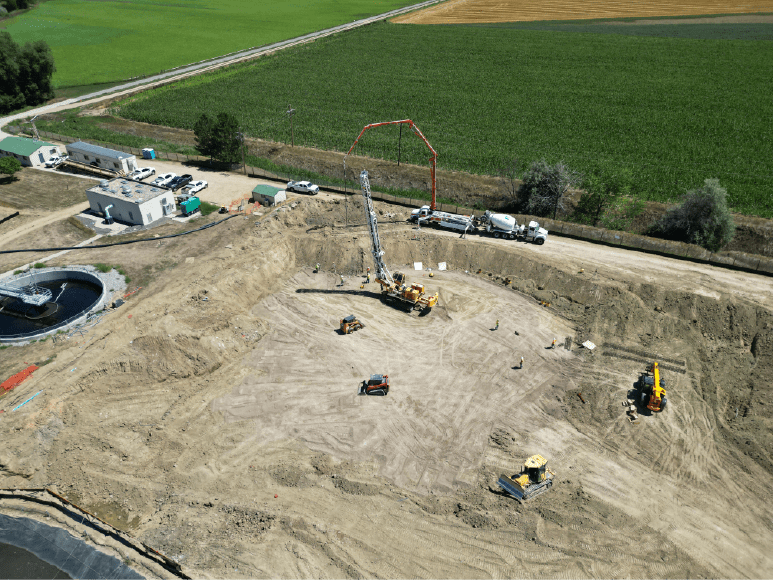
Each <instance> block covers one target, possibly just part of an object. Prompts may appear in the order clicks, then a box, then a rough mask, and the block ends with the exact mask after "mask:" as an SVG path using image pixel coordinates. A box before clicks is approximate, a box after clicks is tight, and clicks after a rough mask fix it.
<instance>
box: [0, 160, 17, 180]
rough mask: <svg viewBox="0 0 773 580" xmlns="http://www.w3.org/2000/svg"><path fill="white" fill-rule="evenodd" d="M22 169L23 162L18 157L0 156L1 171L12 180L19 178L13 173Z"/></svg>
mask: <svg viewBox="0 0 773 580" xmlns="http://www.w3.org/2000/svg"><path fill="white" fill-rule="evenodd" d="M20 169H21V163H20V162H19V160H18V159H15V158H13V157H0V173H2V174H3V175H8V176H9V177H7V178H6V179H9V180H10V181H15V180H16V179H18V178H17V177H14V176H13V174H14V173H16V172H17V171H19V170H20Z"/></svg>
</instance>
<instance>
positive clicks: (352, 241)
mask: <svg viewBox="0 0 773 580" xmlns="http://www.w3.org/2000/svg"><path fill="white" fill-rule="evenodd" d="M350 201H351V200H350ZM376 209H377V211H378V213H379V219H380V220H381V221H380V224H381V227H380V232H381V235H382V238H383V245H384V249H385V250H386V252H387V255H386V257H387V261H388V263H389V265H390V267H391V268H394V269H402V270H403V271H406V273H407V274H408V276H409V278H410V279H411V280H417V281H420V282H421V283H423V284H425V285H426V286H427V288H428V289H429V290H430V291H438V292H439V294H440V303H439V306H438V307H437V308H435V309H433V312H432V313H431V314H430V315H429V316H427V317H417V316H415V315H414V316H411V315H408V314H407V313H405V312H402V311H399V310H395V309H393V308H389V307H387V306H385V305H383V304H382V303H381V302H380V301H379V300H377V291H376V289H375V285H374V284H371V285H365V284H363V282H364V280H363V279H362V274H363V272H364V271H365V268H366V267H367V266H372V264H371V258H370V245H369V244H370V241H369V238H368V236H367V233H366V229H365V228H364V227H363V226H362V223H363V222H364V216H363V215H362V208H361V205H359V204H352V203H349V202H344V201H338V200H335V201H327V200H322V199H313V198H312V199H304V200H302V201H300V202H293V203H290V204H288V205H286V206H284V207H282V208H280V209H278V210H277V211H275V212H272V213H271V214H269V215H268V216H266V217H264V218H263V219H262V220H261V221H260V222H258V224H257V225H256V223H255V220H253V219H244V218H237V219H232V220H229V221H228V222H226V224H223V225H222V226H218V227H217V228H211V229H209V230H206V231H203V232H200V233H199V234H196V235H195V236H188V237H185V238H177V239H174V240H169V241H165V242H164V243H162V242H158V244H153V243H150V244H148V245H147V246H145V247H140V246H134V247H121V248H116V249H113V250H111V251H110V254H109V256H108V254H107V252H108V251H107V250H98V251H96V252H104V253H105V254H104V255H101V254H90V255H89V260H90V261H94V260H102V261H106V262H107V261H109V262H111V263H122V264H124V265H125V267H127V268H129V269H130V271H131V270H132V269H134V270H138V271H143V269H144V268H149V269H150V270H149V271H150V272H153V273H152V275H150V274H149V276H150V278H151V281H150V283H149V284H147V285H146V287H145V288H143V290H142V291H141V292H139V293H138V294H136V295H135V296H134V297H133V298H132V299H130V300H129V301H128V303H127V304H126V305H125V306H124V307H122V309H118V310H117V311H115V312H114V313H112V314H110V315H108V318H106V319H105V322H103V323H102V324H101V325H99V326H97V327H95V328H94V329H93V330H92V331H91V333H90V335H89V336H86V337H82V338H79V339H78V342H77V343H75V342H70V343H66V344H64V345H57V346H49V345H40V344H38V345H31V346H30V347H25V348H28V349H29V350H28V351H24V350H23V349H7V350H4V351H2V352H3V356H4V359H5V361H16V360H18V362H19V364H21V362H22V361H23V360H26V361H29V360H30V358H31V357H35V356H39V353H42V352H43V351H42V349H43V348H46V349H48V351H47V352H51V350H53V351H54V354H56V359H54V361H53V362H51V364H49V365H47V366H46V367H44V368H43V369H41V370H40V371H38V372H37V373H36V375H35V376H34V377H33V379H30V381H28V383H29V384H28V383H25V384H24V388H23V389H21V390H19V391H18V392H14V393H13V394H12V395H11V398H10V399H9V398H8V397H7V396H6V398H5V399H3V400H0V403H2V405H3V408H6V410H8V409H7V407H8V406H9V404H8V403H10V402H12V400H13V401H15V399H17V398H18V399H22V400H23V398H26V397H27V396H29V394H28V392H32V393H33V394H34V392H36V391H38V390H43V391H44V393H43V394H41V396H40V397H38V398H37V399H36V400H35V404H34V405H33V404H29V405H27V406H25V407H24V408H23V411H22V410H20V411H19V412H16V413H8V412H6V413H3V414H2V415H0V421H1V422H2V424H3V427H4V432H5V433H7V437H4V446H3V449H2V451H0V464H2V468H1V469H2V470H3V471H2V486H3V487H11V486H15V485H20V486H42V485H54V486H56V487H57V489H59V491H60V492H62V493H64V494H65V495H66V496H67V497H69V498H71V499H73V500H74V501H76V503H80V504H82V505H84V507H87V508H89V509H90V510H92V511H95V512H97V514H98V515H99V517H103V518H104V519H106V520H107V521H109V522H110V523H112V524H114V525H116V526H118V527H120V528H122V529H128V530H130V531H131V532H132V533H133V534H135V535H137V536H138V537H140V538H142V539H143V541H145V542H147V543H148V544H150V545H152V546H155V547H158V548H159V549H161V550H162V551H163V552H164V553H165V554H166V555H168V556H170V557H172V558H174V559H175V560H176V561H178V562H180V563H181V564H182V565H183V567H184V568H185V569H186V570H187V571H188V572H189V573H190V574H192V575H194V576H210V577H243V576H244V577H247V576H249V577H256V576H271V577H299V576H303V577H306V576H323V575H325V576H335V577H343V576H346V577H356V576H392V577H394V576H401V577H402V576H433V577H473V576H476V577H477V576H482V575H488V576H492V575H495V576H507V577H516V576H529V577H538V576H544V577H555V576H557V575H571V576H573V577H589V576H605V577H619V576H627V575H630V576H646V577H701V576H711V577H731V576H764V575H765V574H766V571H767V570H770V568H771V565H773V562H772V561H771V557H770V555H769V546H770V542H771V541H772V540H773V528H771V525H770V522H771V521H773V513H771V508H769V507H768V506H769V500H770V488H771V483H773V462H771V457H770V451H769V450H770V449H771V448H773V441H772V440H771V438H770V437H771V436H770V433H771V426H773V425H771V419H772V418H771V410H773V400H772V398H771V390H770V388H769V387H768V385H769V384H770V382H771V378H773V368H771V360H773V357H772V356H771V349H773V314H772V313H771V310H770V309H769V308H768V307H766V306H765V304H767V303H766V302H764V301H759V303H755V302H754V301H753V300H752V299H750V298H749V296H751V295H753V293H754V292H756V291H758V290H757V287H756V286H755V280H756V279H755V278H753V277H752V275H750V274H749V275H746V274H741V273H738V274H737V275H736V274H733V276H736V277H740V278H739V279H742V280H743V286H744V287H743V288H737V287H736V286H733V285H732V284H730V283H728V284H727V285H726V286H723V287H721V288H717V287H716V283H714V282H713V280H708V279H707V276H706V275H705V274H703V273H702V272H703V270H702V269H703V268H705V269H708V268H710V267H709V266H697V265H690V264H685V263H681V262H674V261H669V260H667V259H665V258H658V257H649V256H647V257H646V258H645V259H646V266H645V267H644V270H643V271H644V272H645V274H641V273H640V272H641V270H639V269H637V268H638V266H637V259H636V258H635V256H634V253H629V254H624V253H622V254H620V255H625V256H627V257H626V258H624V259H623V258H616V260H618V261H617V262H615V261H614V260H612V258H610V256H616V255H618V254H615V253H614V252H621V251H620V250H617V249H612V248H598V249H597V250H596V251H594V253H593V256H592V261H593V262H591V261H590V259H589V260H588V261H587V262H581V261H580V260H578V259H577V258H576V257H575V256H574V255H573V254H572V253H571V251H570V248H571V247H573V246H571V245H570V244H577V243H578V242H569V241H558V240H549V241H548V243H547V244H546V245H545V246H541V247H537V246H532V245H525V244H517V243H513V242H503V241H502V240H493V239H487V238H479V237H475V236H472V237H470V238H468V239H460V238H459V237H457V236H456V235H454V234H450V233H447V232H437V231H426V230H425V229H422V230H416V229H413V228H412V227H411V226H409V225H407V224H405V222H404V221H403V220H404V218H405V217H406V212H407V210H404V209H397V210H396V209H395V208H394V207H390V206H387V205H382V204H379V203H377V204H376ZM562 244H567V245H566V246H562ZM563 248H565V249H563ZM583 248H584V246H583ZM580 252H581V253H584V254H585V255H586V258H587V257H588V256H587V255H588V253H589V251H588V250H587V249H581V250H580ZM82 254H83V253H82V252H81V255H79V254H78V253H75V252H74V253H72V254H68V255H67V256H66V259H67V260H68V261H72V262H75V261H78V260H83V255H82ZM161 260H164V263H165V264H166V266H165V268H166V269H163V270H153V269H152V268H153V264H154V263H158V262H160V261H161ZM605 260H611V261H609V262H606V261H605ZM418 261H421V262H422V263H423V265H424V268H427V267H430V268H432V269H433V270H432V272H431V273H432V274H433V276H432V277H430V275H429V274H430V272H428V271H427V270H426V269H424V270H420V271H419V270H413V269H412V264H413V263H414V262H418ZM441 261H445V262H446V263H447V265H448V268H449V271H447V272H442V271H438V270H437V264H438V262H441ZM317 262H319V263H320V264H321V270H322V272H321V273H319V274H314V273H313V271H312V266H313V265H314V264H316V263H317ZM661 262H662V265H661V266H662V268H663V273H659V274H658V275H657V276H656V277H655V276H648V275H646V273H647V272H648V273H649V274H652V273H653V272H655V268H656V267H658V264H660V263H661ZM591 263H595V266H596V267H595V271H593V270H594V268H591V266H590V264H591ZM581 264H582V266H583V267H580V266H581ZM581 269H582V270H583V271H582V272H580V270H581ZM338 273H343V274H344V277H345V283H344V285H343V286H341V287H338V286H337V284H338V283H339V279H338V276H337V274H338ZM506 279H510V280H511V283H506ZM718 279H719V278H718ZM685 284H688V285H693V286H692V288H685ZM360 286H363V287H362V288H361V287H360ZM707 288H709V289H707ZM712 288H713V289H712ZM542 303H549V306H543V305H542ZM351 312H356V313H357V315H358V317H360V316H361V317H362V319H363V320H364V322H365V324H366V327H365V329H363V330H362V331H360V332H358V333H355V334H352V335H347V336H340V335H339V334H338V333H337V332H336V328H337V325H338V320H339V318H340V317H341V316H343V315H346V314H350V313H351ZM129 316H131V318H130V317H129ZM497 319H499V320H500V321H501V323H502V324H501V327H500V329H499V330H492V328H493V324H494V321H495V320H497ZM554 337H557V338H558V339H559V341H558V342H559V348H557V349H549V348H546V347H547V346H549V345H550V343H551V340H552V339H553V338H554ZM585 340H591V341H593V342H594V343H596V344H597V345H598V347H597V348H596V349H594V350H593V351H589V350H587V349H583V348H581V347H580V346H579V344H578V343H580V342H582V341H585ZM36 349H37V350H36ZM521 352H524V353H526V355H525V357H526V365H525V368H524V369H523V370H520V369H516V368H514V366H515V364H516V361H517V359H518V358H519V356H521V354H520V353H521ZM653 358H657V359H659V360H661V362H662V363H663V368H664V376H665V377H666V380H667V382H668V389H669V402H670V406H669V409H668V410H667V411H665V412H664V413H662V414H660V415H656V416H642V417H641V418H640V420H639V422H638V423H636V424H632V423H629V422H628V420H627V419H626V417H625V414H624V409H623V407H622V406H621V402H622V401H623V400H625V399H626V397H627V395H628V393H629V391H630V390H631V389H632V385H633V382H634V381H635V380H636V378H637V376H638V373H639V372H640V371H641V370H642V369H643V367H644V366H645V364H646V363H647V361H650V360H652V359H653ZM0 364H2V365H3V370H8V371H10V370H13V369H10V368H6V366H5V365H7V364H9V363H8V362H5V363H0ZM381 369H384V370H387V371H388V372H389V374H390V378H391V379H393V381H394V383H393V384H394V385H395V386H394V388H393V390H392V391H391V392H390V394H389V396H388V397H357V396H356V394H355V393H356V387H357V384H358V383H359V382H361V380H362V379H363V378H364V376H365V375H366V373H367V372H369V371H371V370H373V371H376V370H381ZM25 389H26V390H25ZM578 394H581V395H582V399H581V398H580V397H579V396H578ZM736 409H737V412H736ZM532 453H542V454H543V455H545V456H546V457H548V459H549V466H550V467H551V468H552V469H553V470H554V471H556V473H557V483H556V485H555V486H554V488H553V490H552V491H551V492H550V493H547V494H544V495H542V496H540V497H538V498H536V499H535V500H533V501H532V502H530V503H529V504H526V505H519V504H517V503H515V502H514V501H513V500H512V499H511V498H509V497H508V496H506V495H504V494H502V493H501V492H500V490H499V488H498V486H497V485H496V479H497V477H498V475H499V474H500V473H508V474H512V473H514V472H516V471H518V469H519V467H520V465H521V463H522V462H523V460H524V459H525V458H526V457H527V456H528V455H530V454H532ZM728 490H733V491H732V493H730V492H729V491H728Z"/></svg>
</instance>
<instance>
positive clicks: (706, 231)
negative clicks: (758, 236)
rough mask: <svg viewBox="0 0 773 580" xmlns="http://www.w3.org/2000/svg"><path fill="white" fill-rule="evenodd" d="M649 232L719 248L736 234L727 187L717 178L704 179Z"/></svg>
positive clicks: (707, 247) (709, 248)
mask: <svg viewBox="0 0 773 580" xmlns="http://www.w3.org/2000/svg"><path fill="white" fill-rule="evenodd" d="M647 233H648V234H649V235H651V236H656V237H661V238H667V239H671V240H679V241H684V242H688V243H690V244H698V245H699V246H702V247H704V248H706V249H707V250H709V251H711V252H716V251H718V250H719V249H720V248H722V247H723V246H726V245H727V244H728V243H729V242H730V240H732V239H733V235H734V234H735V224H734V223H733V216H732V215H730V208H728V206H727V190H726V189H725V188H724V187H722V186H721V185H720V184H719V180H718V179H707V180H705V181H704V182H703V186H702V187H699V188H698V189H693V190H690V191H688V192H687V193H686V194H685V196H684V198H683V200H682V204H681V205H679V206H677V207H674V208H671V209H669V210H668V211H667V212H666V214H665V215H664V216H663V217H662V218H660V219H659V220H658V221H657V222H655V223H654V224H653V225H652V226H651V227H650V229H649V231H648V232H647Z"/></svg>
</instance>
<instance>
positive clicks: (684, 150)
mask: <svg viewBox="0 0 773 580" xmlns="http://www.w3.org/2000/svg"><path fill="white" fill-rule="evenodd" d="M320 71H324V74H320ZM771 78H773V43H771V42H768V41H748V40H711V39H709V40H691V39H679V38H660V37H641V36H624V35H621V34H592V33H587V34H586V33H576V32H550V31H531V30H517V29H506V28H498V27H479V26H421V27H418V26H406V25H394V24H386V23H382V24H378V25H374V26H370V27H367V28H366V29H360V30H357V31H353V32H351V33H347V34H345V35H338V36H336V37H332V38H329V39H325V40H323V41H319V42H316V43H314V44H313V45H307V46H304V47H299V48H296V49H292V50H289V51H286V52H283V53H281V54H277V55H276V56H273V57H270V58H266V59H261V60H260V61H259V62H256V63H254V64H252V65H249V66H245V67H240V68H237V69H232V70H227V71H221V72H217V73H214V74H211V75H207V76H204V77H198V78H195V79H191V80H188V81H184V82H182V83H180V84H178V85H173V86H169V87H165V88H162V89H158V90H155V91H152V92H149V93H146V94H143V95H141V96H139V97H136V98H134V99H132V100H130V101H128V102H126V103H125V104H124V105H123V106H122V107H121V114H122V115H124V116H127V117H130V118H132V119H135V120H139V121H145V122H148V123H154V124H160V125H169V126H177V127H184V128H188V129H191V128H192V127H193V124H194V122H195V120H196V118H197V117H198V116H199V115H200V114H201V112H203V111H207V112H210V113H217V112H219V111H221V110H229V111H232V112H233V113H234V114H236V116H237V117H238V119H239V120H240V122H241V123H242V126H243V127H244V129H245V130H246V131H247V133H249V134H250V135H252V136H255V137H262V138H267V139H272V140H277V141H289V124H288V122H287V118H286V116H284V114H283V111H284V110H285V109H286V107H287V104H288V103H292V106H293V107H294V108H295V109H296V110H297V113H296V115H295V118H294V122H295V141H296V143H301V144H304V145H307V146H313V147H319V148H324V149H335V150H339V151H346V150H347V149H348V148H349V146H350V145H351V143H352V142H353V140H354V138H355V137H356V136H357V134H358V132H359V131H360V129H361V128H362V126H363V125H365V124H366V123H369V122H375V121H384V120H393V119H401V118H412V119H413V120H414V121H415V122H416V123H417V124H418V126H419V127H420V128H421V130H422V131H423V132H424V134H425V135H426V136H427V138H428V139H429V140H430V142H431V143H432V144H433V146H434V147H435V149H436V150H437V151H438V153H439V158H438V163H439V165H440V166H441V167H444V168H447V169H456V170H463V171H470V172H473V173H489V174H492V173H496V172H497V170H498V169H499V168H501V167H502V166H504V165H505V164H506V163H507V162H508V160H510V159H512V158H518V159H519V160H520V161H521V162H522V163H523V164H524V165H525V163H527V162H530V161H532V160H536V159H540V158H545V159H546V160H548V161H550V162H554V161H558V160H564V161H566V162H567V163H568V164H569V165H570V166H572V167H574V168H576V169H578V170H581V171H582V170H587V169H588V168H590V167H591V166H592V165H593V164H595V163H599V162H601V163H608V164H611V165H613V166H617V167H622V166H625V167H628V168H630V169H631V171H632V172H633V174H634V177H635V179H636V182H637V184H638V185H639V187H640V190H641V191H640V195H641V196H642V198H644V199H648V200H653V201H671V200H675V199H677V198H678V197H679V196H680V195H681V194H683V193H684V192H685V191H686V190H687V189H688V188H693V187H697V186H698V185H700V184H702V183H703V180H704V179H706V178H709V177H717V178H719V179H720V181H721V183H722V184H723V185H724V186H726V187H727V188H728V191H729V195H730V202H731V205H732V207H733V209H734V210H735V211H738V212H742V213H747V214H752V215H760V216H767V217H773V201H772V200H771V198H770V194H769V192H770V190H771V187H773V124H771V122H770V119H771V118H773V101H772V100H771V99H770V87H771V81H770V79H771ZM402 146H403V150H402V155H403V159H404V160H406V161H408V162H412V163H417V164H424V163H426V151H425V149H424V148H423V145H421V144H420V142H419V140H418V139H415V138H413V139H411V138H405V135H404V138H403V142H402ZM358 151H359V152H360V153H367V154H369V155H372V156H376V157H383V158H388V159H396V155H397V128H396V127H395V128H389V129H382V130H376V131H371V132H369V133H366V135H365V137H364V138H363V140H362V142H361V146H360V148H359V149H358Z"/></svg>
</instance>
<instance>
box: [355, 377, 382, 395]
mask: <svg viewBox="0 0 773 580" xmlns="http://www.w3.org/2000/svg"><path fill="white" fill-rule="evenodd" d="M388 393H389V377H388V376H387V375H371V376H370V378H369V379H368V380H366V381H362V384H361V385H360V390H359V392H358V393H357V394H358V395H376V396H382V397H383V396H386V395H387V394H388Z"/></svg>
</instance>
